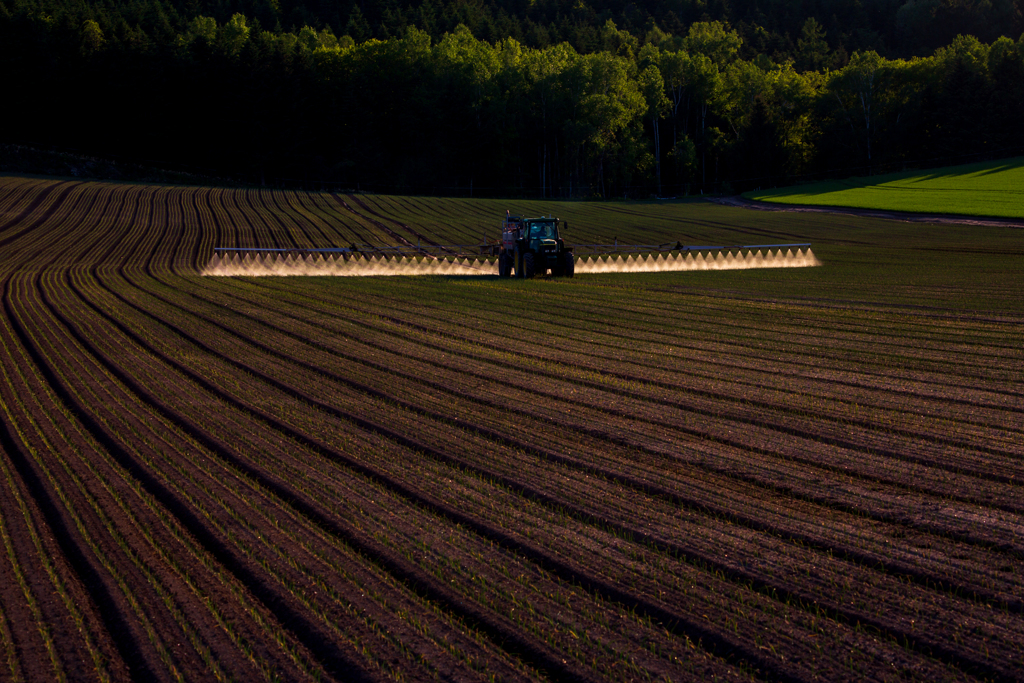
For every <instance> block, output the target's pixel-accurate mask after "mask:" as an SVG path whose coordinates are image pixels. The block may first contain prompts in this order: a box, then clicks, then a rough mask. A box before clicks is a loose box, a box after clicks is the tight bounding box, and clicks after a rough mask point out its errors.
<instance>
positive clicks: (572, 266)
mask: <svg viewBox="0 0 1024 683" xmlns="http://www.w3.org/2000/svg"><path fill="white" fill-rule="evenodd" d="M562 274H563V275H565V276H566V277H572V276H573V275H575V274H576V259H574V258H573V256H572V252H571V251H566V252H562Z"/></svg>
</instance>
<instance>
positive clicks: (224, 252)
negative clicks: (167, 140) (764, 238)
mask: <svg viewBox="0 0 1024 683" xmlns="http://www.w3.org/2000/svg"><path fill="white" fill-rule="evenodd" d="M581 247H582V248H583V249H586V248H588V247H590V248H602V247H609V248H610V247H614V248H616V249H619V250H626V249H629V250H635V251H636V253H629V254H626V255H625V256H624V255H623V254H612V253H596V254H591V255H589V256H582V255H577V256H576V257H575V270H576V273H660V272H671V271H686V270H745V269H750V268H805V267H811V266H820V265H821V261H819V260H818V259H817V257H816V256H815V255H814V252H812V251H811V245H810V244H807V243H800V244H755V245H739V246H683V245H680V244H676V245H674V246H673V247H671V248H670V249H669V250H667V251H657V249H658V247H657V246H655V245H617V244H616V245H580V247H577V249H578V250H579V249H580V248H581ZM460 248H461V247H459V246H458V245H452V246H438V247H434V249H436V250H439V251H440V252H441V253H443V252H444V251H452V252H457V251H458V250H459V249H460ZM388 250H389V249H388V248H377V249H376V251H378V252H380V253H376V254H366V253H362V252H359V251H357V250H354V249H343V248H334V249H256V248H250V249H244V248H242V249H239V248H217V249H215V250H214V254H213V257H212V258H211V259H210V261H209V263H207V265H206V267H205V268H203V270H202V273H201V274H202V275H205V276H219V277H235V276H243V277H266V276H275V277H288V276H307V277H308V276H319V277H324V276H328V277H330V276H340V277H346V276H347V277H365V276H387V275H390V276H397V275H457V276H477V275H488V276H496V275H498V261H497V259H496V258H494V257H492V256H487V255H480V254H479V253H478V254H475V255H458V254H457V253H456V254H453V255H448V256H444V255H442V256H436V255H433V254H429V253H420V254H418V255H417V254H409V253H403V252H402V251H401V248H396V247H392V248H390V250H391V253H388ZM794 250H795V251H794ZM420 251H421V252H422V250H420ZM645 251H646V252H647V253H644V252H645ZM577 254H578V251H577Z"/></svg>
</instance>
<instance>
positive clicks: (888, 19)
mask: <svg viewBox="0 0 1024 683" xmlns="http://www.w3.org/2000/svg"><path fill="white" fill-rule="evenodd" d="M1019 10H1020V5H1019V4H1014V3H1013V2H1007V1H1005V0H998V1H997V0H991V1H990V2H988V1H987V3H979V2H974V3H973V4H972V3H971V2H968V1H967V0H955V1H954V0H942V2H930V0H928V1H925V0H910V1H909V2H907V3H903V4H899V3H887V2H869V3H861V2H852V1H851V2H845V1H838V0H837V1H834V2H829V1H825V0H817V1H811V0H807V1H806V2H801V3H794V2H791V1H790V2H781V0H757V1H756V2H755V1H754V0H731V1H730V2H725V1H724V0H708V1H707V2H705V1H704V0H660V1H656V2H650V3H645V4H644V5H643V6H642V7H641V6H639V5H637V4H635V3H625V2H621V1H620V0H601V1H598V2H591V3H589V4H588V3H586V2H583V1H581V0H574V1H573V2H571V3H570V2H568V1H567V0H566V1H562V0H535V1H533V2H525V0H476V1H469V0H424V1H423V2H407V3H404V4H403V2H400V1H399V0H362V1H361V2H358V3H351V4H346V3H345V2H341V3H336V2H326V0H302V2H299V1H298V0H218V2H216V3H214V2H209V1H208V0H106V1H105V2H103V3H96V2H85V1H84V0H0V72H2V73H4V75H5V79H4V89H3V97H4V106H2V107H0V142H2V143H8V144H16V145H21V146H31V147H34V148H43V149H58V150H70V151H73V152H74V153H76V154H82V155H96V156H101V157H106V158H111V159H115V160H121V161H124V162H131V163H138V164H147V165H151V166H158V167H167V168H173V169H184V170H191V171H194V172H198V173H201V174H205V175H211V176H216V177H219V178H223V177H228V178H234V179H237V180H239V181H242V182H249V183H273V184H293V185H294V184H301V185H306V186H317V185H318V184H331V185H343V186H346V187H357V186H358V187H361V188H364V189H375V190H380V191H396V192H431V193H439V194H447V193H451V194H470V193H476V194H504V195H508V194H523V195H530V196H564V197H568V196H574V197H581V196H621V195H624V194H625V195H633V196H648V195H651V194H679V193H683V192H699V191H719V190H722V189H734V190H741V189H746V188H748V187H756V186H763V185H775V184H781V183H785V182H791V181H792V180H794V179H798V178H806V177H813V176H821V175H827V174H842V173H872V172H879V171H883V170H893V169H895V168H899V167H900V166H901V165H904V164H921V165H927V164H928V163H931V162H934V163H948V162H951V161H955V160H958V159H965V160H966V159H969V158H970V157H971V156H972V155H980V154H987V155H994V156H999V155H1006V154H1014V153H1017V154H1019V153H1021V152H1024V136H1022V134H1021V130H1020V124H1019V122H1020V121H1021V120H1024V44H1022V42H1021V40H1020V39H1017V40H1014V39H1013V37H1012V36H1020V34H1021V30H1020V29H1021V28H1022V27H1021V20H1020V11H1019ZM943 17H946V18H949V17H953V19H949V27H953V26H956V25H962V26H967V27H970V28H972V30H973V31H974V32H975V35H976V36H978V37H974V36H972V35H960V33H959V32H953V33H950V31H952V28H949V30H948V31H947V30H946V29H943V28H942V26H943V24H942V22H941V21H939V19H942V18H943ZM943 21H945V19H943ZM1007 33H1009V34H1010V36H1011V37H1007V36H1006V35H1005V34H1007ZM0 164H3V159H0Z"/></svg>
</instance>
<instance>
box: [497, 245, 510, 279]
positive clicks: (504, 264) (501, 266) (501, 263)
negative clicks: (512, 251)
mask: <svg viewBox="0 0 1024 683" xmlns="http://www.w3.org/2000/svg"><path fill="white" fill-rule="evenodd" d="M510 275H512V257H511V256H509V255H508V254H506V253H505V252H504V251H502V252H501V253H500V254H498V276H499V277H509V276H510Z"/></svg>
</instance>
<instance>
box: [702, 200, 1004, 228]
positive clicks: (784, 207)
mask: <svg viewBox="0 0 1024 683" xmlns="http://www.w3.org/2000/svg"><path fill="white" fill-rule="evenodd" d="M708 201H710V202H714V203H716V204H721V205H722V206H736V207H740V208H744V209H756V210H758V211H785V212H790V213H831V214H839V215H844V216H860V217H862V218H881V219H884V220H890V221H905V222H909V223H941V224H947V225H1000V226H1006V227H1012V228H1024V220H1020V219H1016V218H990V217H987V216H956V215H952V214H947V213H914V212H910V211H881V210H878V209H857V208H851V207H846V206H809V205H801V204H780V203H776V202H762V201H757V200H755V199H747V198H746V197H741V196H739V195H736V196H733V197H717V198H714V199H708Z"/></svg>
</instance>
